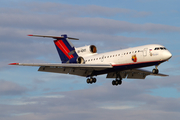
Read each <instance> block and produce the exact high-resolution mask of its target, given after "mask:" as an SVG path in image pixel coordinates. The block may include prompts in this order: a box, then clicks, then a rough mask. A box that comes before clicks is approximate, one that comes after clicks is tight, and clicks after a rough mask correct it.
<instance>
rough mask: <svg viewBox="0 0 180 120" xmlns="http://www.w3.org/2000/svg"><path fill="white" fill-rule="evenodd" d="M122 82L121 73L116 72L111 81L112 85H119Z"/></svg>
mask: <svg viewBox="0 0 180 120" xmlns="http://www.w3.org/2000/svg"><path fill="white" fill-rule="evenodd" d="M121 84H122V78H121V75H120V74H119V73H116V80H113V81H112V85H116V86H118V85H121Z"/></svg>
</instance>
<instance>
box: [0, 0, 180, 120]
mask: <svg viewBox="0 0 180 120" xmlns="http://www.w3.org/2000/svg"><path fill="white" fill-rule="evenodd" d="M179 4H180V1H178V0H111V1H109V0H98V1H97V0H90V1H84V0H51V1H49V0H36V1H35V0H26V1H24V0H1V1H0V56H1V57H0V58H1V60H0V76H1V77H0V95H1V97H0V119H2V120H24V119H27V120H31V119H34V120H41V119H43V120H50V119H55V120H56V119H58V120H59V119H65V120H66V119H67V120H71V119H80V120H81V119H88V120H92V119H93V120H94V119H105V120H106V119H107V120H109V119H115V120H116V119H120V118H121V119H126V120H130V119H134V120H149V119H155V120H156V119H157V120H160V119H163V120H169V119H174V118H175V119H178V118H180V115H179V112H180V109H179V108H180V103H179V100H180V87H179V86H180V82H179V77H180V75H179V73H180V64H179V63H180V62H179V61H180V55H179V52H180V48H179V45H180V41H179V39H180V23H179V21H180V8H179ZM65 33H66V34H68V36H71V37H76V38H79V39H80V40H79V41H72V42H73V44H74V45H75V46H77V47H80V46H84V45H91V44H93V45H96V46H97V48H98V53H102V52H106V51H112V50H117V49H120V48H128V47H135V46H138V45H145V44H154V43H155V44H162V45H164V46H165V47H166V48H168V50H169V51H170V52H171V53H172V54H173V57H172V58H171V59H170V60H169V61H168V62H166V63H163V64H161V65H160V66H159V70H160V72H161V73H164V74H169V75H170V76H169V77H165V78H164V77H151V76H148V77H147V78H146V79H145V80H135V79H134V80H128V79H124V81H123V84H122V86H118V87H113V86H112V85H111V81H112V80H111V79H106V78H105V77H106V76H105V75H101V76H98V77H97V79H98V81H97V83H96V84H93V85H88V84H87V83H86V78H82V77H78V76H71V75H63V74H55V73H43V72H38V71H37V70H38V68H37V67H22V66H20V67H18V66H9V65H8V64H9V63H11V62H29V63H32V62H33V63H40V62H41V63H42V62H43V63H59V62H60V60H59V56H58V54H57V51H56V48H55V46H54V43H53V41H52V40H51V39H46V38H34V37H28V36H27V35H28V34H42V35H56V36H57V35H61V34H65ZM153 68H154V67H148V68H147V70H152V69H153Z"/></svg>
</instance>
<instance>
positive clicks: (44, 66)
mask: <svg viewBox="0 0 180 120" xmlns="http://www.w3.org/2000/svg"><path fill="white" fill-rule="evenodd" d="M9 65H19V66H40V68H39V69H38V71H42V72H54V73H64V74H72V75H78V76H84V77H87V76H89V75H91V74H92V73H93V71H94V70H96V71H101V70H105V69H109V68H113V67H112V65H110V64H58V63H57V64H56V63H10V64H9Z"/></svg>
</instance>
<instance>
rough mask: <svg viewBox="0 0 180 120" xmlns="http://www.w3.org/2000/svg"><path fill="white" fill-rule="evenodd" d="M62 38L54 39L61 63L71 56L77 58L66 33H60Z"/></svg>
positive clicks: (68, 59) (67, 60)
mask: <svg viewBox="0 0 180 120" xmlns="http://www.w3.org/2000/svg"><path fill="white" fill-rule="evenodd" d="M61 36H62V37H63V38H59V39H57V40H54V44H55V46H56V48H57V51H58V53H59V56H60V59H61V61H62V63H67V62H69V61H70V60H71V59H73V58H78V55H77V53H76V51H75V48H74V45H73V44H72V43H71V42H70V41H69V40H68V38H67V35H61Z"/></svg>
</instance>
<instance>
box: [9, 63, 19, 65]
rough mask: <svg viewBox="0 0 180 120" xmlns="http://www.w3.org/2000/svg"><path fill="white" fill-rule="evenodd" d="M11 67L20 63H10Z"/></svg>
mask: <svg viewBox="0 0 180 120" xmlns="http://www.w3.org/2000/svg"><path fill="white" fill-rule="evenodd" d="M9 65H19V63H10V64H9Z"/></svg>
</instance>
